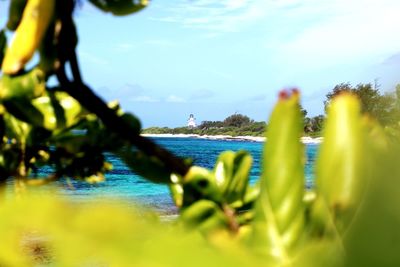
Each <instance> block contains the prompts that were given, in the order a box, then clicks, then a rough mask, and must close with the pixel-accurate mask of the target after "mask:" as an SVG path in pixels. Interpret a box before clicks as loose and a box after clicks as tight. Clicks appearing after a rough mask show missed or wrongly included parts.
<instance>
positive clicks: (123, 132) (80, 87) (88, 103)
mask: <svg viewBox="0 0 400 267" xmlns="http://www.w3.org/2000/svg"><path fill="white" fill-rule="evenodd" d="M70 66H71V70H72V74H73V77H74V79H75V82H70V81H69V80H68V78H67V76H66V74H65V65H63V66H62V67H61V68H60V69H59V70H58V71H57V72H56V74H57V78H58V80H59V82H60V85H61V87H62V89H63V90H65V91H66V92H68V93H69V94H70V95H71V96H72V97H74V98H75V99H76V100H78V101H79V103H80V104H82V106H84V107H85V108H86V109H87V110H89V111H90V112H92V113H94V114H96V116H97V117H98V118H100V120H102V122H103V123H104V124H105V125H106V127H107V128H109V129H110V130H112V131H114V132H115V133H117V134H118V135H120V136H121V137H123V138H124V139H126V140H128V141H129V142H130V143H131V144H133V145H134V146H135V147H137V148H138V149H139V150H141V151H143V152H144V153H145V154H147V155H148V156H154V157H156V158H158V159H159V160H160V161H161V162H163V163H164V164H165V167H166V169H167V170H168V171H169V172H171V173H176V174H179V175H181V176H184V175H185V174H186V173H187V172H188V170H189V166H188V165H187V164H185V162H184V161H183V160H182V159H181V158H178V157H176V156H175V155H173V154H172V153H171V152H169V151H168V150H166V149H164V148H162V147H160V146H158V145H157V144H156V143H154V142H153V141H151V140H150V139H147V138H144V137H142V136H140V135H138V134H137V133H136V132H133V131H132V130H130V128H131V126H130V124H129V123H127V122H126V121H124V120H123V119H122V118H121V117H119V116H117V114H116V113H115V111H114V110H112V109H110V108H109V107H108V106H107V104H106V103H105V102H104V101H103V100H102V99H101V98H100V97H98V96H97V95H96V94H95V93H94V92H93V91H92V90H91V89H90V88H89V87H88V86H87V85H85V84H84V83H83V82H82V79H81V75H80V71H79V66H78V61H77V58H76V53H75V52H74V53H73V54H72V55H71V57H70Z"/></svg>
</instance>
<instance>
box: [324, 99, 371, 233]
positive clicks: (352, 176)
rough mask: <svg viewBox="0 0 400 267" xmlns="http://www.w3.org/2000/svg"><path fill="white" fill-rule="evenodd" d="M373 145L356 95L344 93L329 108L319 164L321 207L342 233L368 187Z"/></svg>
mask: <svg viewBox="0 0 400 267" xmlns="http://www.w3.org/2000/svg"><path fill="white" fill-rule="evenodd" d="M369 153H370V146H369V143H368V142H367V141H366V129H365V127H364V126H363V120H362V117H361V106H360V102H359V100H358V99H357V97H356V96H354V95H352V94H349V93H343V94H341V95H339V96H338V97H336V98H335V99H334V100H333V101H332V103H331V105H330V106H329V108H328V117H327V121H326V125H325V129H324V142H323V144H322V145H321V149H320V152H319V155H318V158H317V162H316V187H317V189H318V199H317V202H318V201H324V203H323V204H321V203H319V204H318V203H317V205H319V206H326V207H327V208H328V209H329V211H330V214H331V217H332V218H333V220H334V224H335V227H336V230H337V231H338V233H340V234H343V233H344V232H345V230H346V229H347V227H348V226H349V224H350V222H351V220H352V218H353V216H354V214H355V212H356V210H357V207H358V206H359V204H360V202H361V200H362V197H363V194H364V191H365V188H366V185H367V184H368V180H369V179H368V176H369V175H368V174H369V168H370V166H371V164H370V161H369V156H368V155H369Z"/></svg>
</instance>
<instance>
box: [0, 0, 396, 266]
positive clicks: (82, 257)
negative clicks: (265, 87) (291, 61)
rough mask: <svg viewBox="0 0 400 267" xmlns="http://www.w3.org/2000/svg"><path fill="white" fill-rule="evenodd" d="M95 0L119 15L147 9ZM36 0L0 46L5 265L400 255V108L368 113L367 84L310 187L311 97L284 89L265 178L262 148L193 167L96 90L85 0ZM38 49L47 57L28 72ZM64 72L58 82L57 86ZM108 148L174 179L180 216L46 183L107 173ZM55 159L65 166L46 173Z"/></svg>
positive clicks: (339, 100) (345, 99) (343, 261)
mask: <svg viewBox="0 0 400 267" xmlns="http://www.w3.org/2000/svg"><path fill="white" fill-rule="evenodd" d="M90 2H92V3H93V4H94V5H95V6H96V7H98V8H100V9H101V10H104V11H106V12H111V13H113V14H115V15H125V14H129V13H133V12H136V11H138V10H140V9H141V8H143V7H145V5H146V4H147V1H144V0H142V1H136V2H132V1H124V0H122V1H114V0H105V1H103V0H102V1H97V0H90ZM21 3H22V4H21ZM23 3H25V2H24V1H12V5H11V9H10V18H9V21H8V23H7V27H8V28H9V29H10V30H15V31H16V33H15V35H16V36H15V38H14V39H13V41H12V42H11V44H10V47H8V48H7V49H6V46H7V45H6V44H7V42H0V43H2V45H3V46H4V47H1V49H0V51H5V56H4V60H3V58H1V60H0V61H3V62H2V76H1V78H0V92H1V105H0V134H1V136H0V137H1V139H0V140H1V142H0V146H1V150H0V178H1V179H0V196H1V197H2V198H1V203H0V204H1V205H0V236H1V241H2V242H0V265H1V266H43V265H50V266H204V265H206V266H296V267H302V266H335V267H336V266H337V267H339V266H367V267H368V266H398V265H399V264H400V256H399V254H398V251H399V249H400V235H399V233H398V225H399V224H400V206H399V205H398V203H399V201H400V194H399V193H400V192H399V190H400V165H399V164H398V155H399V153H400V144H399V141H400V139H399V135H398V132H399V131H398V129H397V127H398V126H399V123H400V121H399V118H398V117H394V118H392V119H391V120H392V125H387V126H385V127H382V126H381V125H380V124H379V123H378V122H377V121H376V120H375V119H372V118H371V117H368V116H366V115H364V113H363V102H362V101H360V97H356V96H355V94H354V92H342V93H340V94H338V95H335V96H334V97H333V98H332V101H330V103H329V104H328V105H327V118H326V121H325V122H324V126H323V136H324V142H323V144H322V145H321V146H320V149H319V152H318V156H317V162H316V168H315V175H316V186H315V188H313V189H312V190H310V191H306V190H305V186H304V183H305V177H304V158H305V150H304V146H303V145H302V144H301V143H300V140H299V137H300V136H301V135H302V133H303V130H304V127H303V124H304V116H303V114H302V112H301V109H300V104H299V93H298V91H296V90H293V91H290V92H282V93H281V94H280V97H279V99H278V101H277V104H276V106H275V108H274V110H273V112H272V115H271V117H270V119H269V123H268V131H267V133H266V137H267V138H268V145H266V146H265V147H264V150H263V157H262V173H261V176H260V179H259V182H258V183H256V184H254V185H251V184H250V183H249V173H250V169H251V165H252V157H251V155H250V154H249V153H247V152H245V151H238V152H233V151H225V152H223V153H222V154H221V155H220V156H219V158H218V160H217V162H216V164H215V167H214V168H213V169H205V168H201V167H198V166H191V165H190V163H189V162H190V160H182V159H179V158H176V157H175V156H173V155H171V154H170V153H169V152H168V151H166V150H164V149H163V148H161V147H158V146H157V145H155V144H154V143H152V142H151V141H149V140H147V139H145V138H143V137H140V135H139V133H140V123H139V121H138V119H137V118H135V117H134V116H133V115H131V114H127V113H124V112H123V111H122V110H121V108H120V107H119V105H118V104H116V103H110V104H109V105H108V106H107V105H106V104H105V103H104V102H102V101H101V100H100V99H99V98H97V97H96V95H94V94H93V93H92V91H91V90H90V89H89V87H88V86H87V85H85V84H84V82H83V80H82V77H81V75H80V72H79V66H78V64H77V59H76V54H75V45H76V42H77V35H76V31H75V26H74V23H73V21H72V10H73V4H74V2H73V1H72V0H60V1H51V0H29V1H28V3H27V4H26V6H25V5H24V4H23ZM53 34H54V35H53ZM0 36H1V38H3V39H4V38H6V36H5V34H4V31H3V33H2V35H0ZM48 40H50V41H49V42H48ZM3 41H4V40H3ZM37 51H38V52H40V55H41V56H40V59H39V62H38V64H37V65H36V66H35V67H34V68H33V69H32V70H26V69H25V68H26V66H25V65H26V63H27V62H28V61H29V60H30V59H31V58H32V56H33V54H34V53H35V52H37ZM66 63H68V64H66ZM66 65H69V66H70V67H71V73H72V77H71V78H68V76H67V75H66V70H65V68H66ZM53 75H55V76H56V77H57V79H58V81H59V86H57V87H56V88H53V87H52V88H49V87H48V84H47V78H49V77H51V76H53ZM233 121H235V120H233ZM239 127H241V125H239ZM105 153H114V154H115V155H117V156H119V157H120V158H121V159H122V160H124V161H125V162H126V164H127V165H128V166H130V167H131V169H132V170H133V171H135V172H136V173H138V174H140V175H142V176H143V177H144V178H146V179H149V180H151V181H153V182H157V183H160V184H164V185H165V186H168V187H169V188H170V191H171V195H172V198H173V201H174V203H175V205H176V206H177V207H178V209H179V216H178V218H177V220H176V221H174V222H171V223H168V224H167V223H162V222H159V218H158V217H157V215H155V214H152V213H151V211H140V209H137V210H136V211H132V210H131V209H127V208H124V207H123V205H121V203H115V202H113V201H105V200H104V199H102V200H99V199H93V201H91V202H90V203H82V204H77V203H71V201H70V200H65V199H64V200H63V199H60V198H57V197H55V195H56V193H54V192H55V191H54V190H55V189H54V188H53V187H51V186H49V187H44V188H42V189H43V190H39V189H40V188H38V185H43V184H47V183H50V182H52V181H56V180H59V179H78V180H81V181H82V182H90V183H97V182H101V181H102V180H103V179H105V176H104V174H105V173H106V172H107V171H108V170H110V169H111V168H112V165H111V164H110V163H108V162H106V161H105V157H104V155H105ZM43 166H46V167H48V168H49V169H50V168H51V169H53V170H54V174H52V175H50V176H48V177H41V176H40V172H39V171H38V170H40V168H42V167H43ZM127 186H129V185H127ZM9 187H14V189H15V190H14V194H12V195H9V194H8V193H9V191H10V190H8V189H9ZM39 193H40V194H39Z"/></svg>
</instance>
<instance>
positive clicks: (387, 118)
mask: <svg viewBox="0 0 400 267" xmlns="http://www.w3.org/2000/svg"><path fill="white" fill-rule="evenodd" d="M343 92H351V93H353V94H355V95H357V96H358V97H359V99H360V101H361V110H362V112H363V113H366V114H369V115H370V116H372V117H374V118H375V119H377V120H378V121H379V122H380V123H381V124H382V125H384V126H387V125H393V124H394V123H396V122H397V118H398V116H399V115H400V109H399V106H398V105H397V104H396V103H398V101H399V100H398V99H399V98H398V97H399V96H398V95H397V94H396V93H394V92H393V93H386V94H382V93H381V92H380V91H379V89H378V88H374V87H373V85H372V84H370V83H368V84H358V85H357V86H354V87H353V86H352V85H351V84H350V83H341V84H338V85H336V86H335V87H334V88H333V89H332V91H331V92H329V93H328V94H327V95H326V101H325V102H324V104H325V108H327V106H328V105H329V103H330V101H331V99H332V98H333V97H334V96H337V95H339V94H341V93H343Z"/></svg>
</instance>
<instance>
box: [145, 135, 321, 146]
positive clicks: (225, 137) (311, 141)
mask: <svg viewBox="0 0 400 267" xmlns="http://www.w3.org/2000/svg"><path fill="white" fill-rule="evenodd" d="M141 136H144V137H157V138H198V139H207V140H225V141H250V142H265V140H266V138H265V137H261V136H230V135H198V134H141ZM300 141H301V142H302V143H303V144H320V143H322V141H323V137H316V138H312V137H309V136H303V137H301V138H300Z"/></svg>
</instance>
